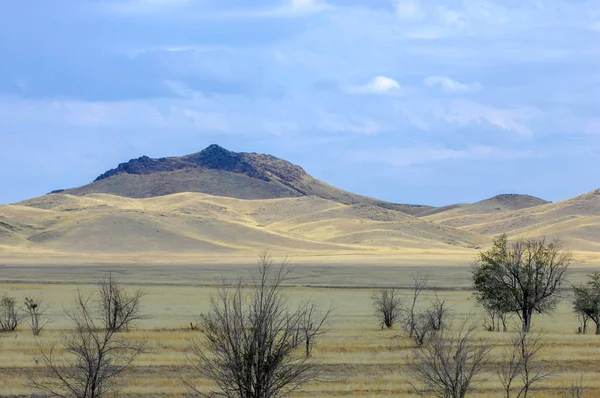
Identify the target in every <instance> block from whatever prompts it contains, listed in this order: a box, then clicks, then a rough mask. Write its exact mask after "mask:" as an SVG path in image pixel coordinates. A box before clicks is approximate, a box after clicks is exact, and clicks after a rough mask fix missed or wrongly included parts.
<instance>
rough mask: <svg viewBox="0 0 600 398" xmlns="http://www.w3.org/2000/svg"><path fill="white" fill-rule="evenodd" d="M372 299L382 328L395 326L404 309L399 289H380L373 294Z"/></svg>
mask: <svg viewBox="0 0 600 398" xmlns="http://www.w3.org/2000/svg"><path fill="white" fill-rule="evenodd" d="M371 300H372V301H373V306H374V307H375V316H376V317H377V319H378V320H379V324H380V326H381V329H383V328H384V327H385V328H388V329H391V328H392V327H394V324H395V323H396V321H397V320H398V317H399V316H400V313H401V310H402V299H401V298H400V293H399V291H398V289H396V288H394V287H387V288H383V289H380V290H378V291H376V292H374V293H373V294H372V295H371Z"/></svg>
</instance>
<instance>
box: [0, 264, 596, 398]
mask: <svg viewBox="0 0 600 398" xmlns="http://www.w3.org/2000/svg"><path fill="white" fill-rule="evenodd" d="M292 263H293V264H295V267H294V272H293V274H292V279H291V280H289V282H288V284H287V285H286V288H285V294H286V295H287V296H288V297H289V298H290V301H291V302H292V303H297V302H300V301H301V300H304V299H307V298H311V299H313V300H315V301H316V302H318V303H319V304H320V305H321V306H322V307H327V306H329V305H330V304H332V305H333V307H334V313H333V316H332V318H331V320H330V321H329V323H328V324H327V333H326V334H325V335H323V336H322V337H320V338H319V339H318V341H317V343H316V345H315V347H314V350H313V361H314V362H315V363H316V364H317V366H318V367H319V369H320V370H321V376H320V378H319V380H318V381H316V382H313V383H311V384H308V385H306V386H304V387H303V388H302V389H301V390H299V391H297V393H295V394H294V396H364V397H377V396H412V395H413V394H412V390H411V386H410V384H409V383H410V382H414V380H412V379H411V378H410V376H409V375H408V372H407V369H408V367H409V361H410V358H411V353H412V352H413V350H414V344H413V343H412V341H411V340H410V339H408V338H406V337H404V336H403V335H402V333H401V332H400V331H399V330H394V331H381V330H379V328H378V325H377V322H376V320H375V318H374V317H373V310H372V307H371V301H370V295H371V294H372V291H373V290H374V289H375V288H377V287H381V286H390V285H394V286H398V287H403V288H407V287H408V286H409V285H410V283H411V279H412V277H413V276H414V275H415V274H416V273H419V274H421V275H428V276H429V277H430V282H429V286H430V287H439V288H441V289H440V290H437V291H433V290H427V291H426V292H425V293H424V295H423V299H422V305H427V304H428V301H429V300H430V299H432V298H433V297H434V294H438V296H439V297H440V298H441V299H443V300H446V301H447V303H448V304H449V308H450V310H451V312H452V314H453V315H454V321H455V324H457V325H458V324H462V323H470V322H474V323H475V324H477V326H478V331H477V337H478V338H481V339H482V340H483V341H485V342H488V343H492V344H493V345H494V349H493V351H492V358H493V357H494V356H495V355H497V354H498V353H499V352H500V351H501V350H502V348H503V345H504V344H505V343H504V342H505V340H506V339H507V338H508V337H509V334H510V333H496V332H495V333H490V332H485V331H484V330H483V328H482V327H481V313H480V310H479V309H478V308H477V307H476V306H475V304H474V301H473V299H472V297H471V296H472V292H471V291H470V274H469V267H467V266H457V265H452V264H446V265H439V266H423V265H417V266H409V265H406V266H395V265H390V264H387V265H386V266H377V265H374V266H366V265H364V264H360V263H358V264H346V265H337V266H331V265H329V264H321V265H317V264H299V263H298V264H297V263H296V262H295V261H293V262H292ZM252 270H253V266H252V265H248V264H235V263H228V264H225V263H222V264H217V265H170V266H164V265H144V266H109V265H88V266H67V265H61V266H53V265H41V266H23V265H18V266H11V265H6V266H4V267H1V268H0V292H2V293H6V294H8V295H12V296H15V297H16V298H17V299H18V300H19V301H22V300H23V299H24V298H25V297H26V296H37V297H41V298H43V299H45V300H46V301H47V302H50V303H51V305H52V307H51V310H50V316H51V318H52V323H51V324H50V325H48V327H47V329H46V330H45V331H43V332H42V336H41V338H40V341H41V342H43V343H44V344H47V343H52V342H55V341H57V339H58V336H59V334H60V332H61V331H62V330H65V329H66V328H68V327H69V324H68V322H67V320H66V319H65V317H64V315H63V314H64V312H63V308H68V307H69V306H70V305H71V303H72V300H73V298H74V295H75V294H76V292H77V291H78V290H80V291H83V292H90V291H92V289H94V285H93V283H94V279H95V278H96V277H99V276H101V275H103V274H104V273H105V272H107V271H112V272H114V275H116V276H117V277H118V278H119V280H120V281H121V282H122V283H124V284H126V285H128V286H130V287H131V288H134V287H141V288H142V289H144V291H145V293H146V296H145V297H144V300H143V310H144V311H145V312H146V313H147V314H148V318H147V319H145V320H142V321H140V322H138V323H137V324H136V326H135V327H134V328H133V329H132V330H131V331H130V332H127V333H124V336H125V337H126V338H127V339H146V340H147V341H148V351H147V353H145V354H143V355H142V356H140V357H139V359H138V360H137V361H136V362H135V364H134V366H133V368H132V370H131V372H129V373H128V374H127V375H126V376H125V377H124V380H123V384H124V390H123V395H122V396H128V397H155V396H156V397H179V396H182V395H183V394H184V393H185V392H186V390H185V387H184V383H183V381H182V378H185V379H188V380H190V379H193V380H194V381H195V382H196V384H197V385H198V386H200V387H201V388H203V389H208V388H209V387H210V384H209V383H208V382H207V381H206V380H203V379H196V378H194V375H193V374H191V373H190V372H189V371H188V369H187V368H186V363H187V362H186V347H187V344H188V342H189V340H190V338H192V337H194V336H198V337H199V336H201V333H200V332H196V331H194V332H193V331H190V330H189V322H190V321H193V320H194V319H196V317H197V315H198V314H199V313H200V312H202V311H206V310H207V309H208V302H209V298H210V295H211V292H214V289H215V287H216V286H217V285H218V284H219V283H220V281H221V280H225V281H226V282H232V281H235V280H237V278H239V277H240V276H248V275H249V273H250V272H251V271H252ZM590 271H591V269H590V268H587V267H585V265H582V264H578V266H577V264H576V266H575V267H574V268H573V269H572V270H571V271H570V273H569V281H570V283H579V282H581V281H582V280H583V278H584V277H585V275H586V274H587V273H589V272H590ZM406 294H409V292H408V290H407V291H406ZM577 326H578V321H577V319H576V318H575V316H574V315H573V314H572V312H571V305H570V292H565V297H564V299H563V300H562V302H561V304H560V305H559V307H558V309H557V311H556V312H555V313H554V314H553V315H552V316H541V315H538V316H536V317H535V318H534V329H535V330H536V331H538V332H540V333H541V334H542V336H543V338H544V339H545V341H546V343H547V345H546V347H545V348H544V350H543V354H542V358H543V360H544V361H547V365H548V367H549V369H550V370H551V371H552V373H553V376H552V377H550V378H548V379H547V380H545V381H543V382H542V383H540V384H539V388H538V389H536V390H535V396H536V397H562V396H564V395H563V394H564V393H565V391H566V389H567V388H568V387H569V386H570V385H571V384H572V383H574V382H576V381H577V380H579V378H580V377H583V383H584V384H585V385H586V387H587V388H588V389H587V393H588V396H598V394H600V380H599V379H598V378H597V374H598V372H600V365H599V362H598V361H597V357H598V355H599V354H600V338H599V337H598V336H595V335H592V334H589V335H578V334H576V333H575V330H576V329H577ZM3 337H4V338H3V339H1V340H0V344H1V349H0V396H3V397H15V396H22V397H25V396H29V394H30V393H31V391H30V389H29V388H28V386H27V375H28V374H30V373H31V372H33V373H36V372H41V371H42V370H41V369H40V365H36V362H35V360H36V358H37V356H38V354H37V348H36V340H35V339H34V338H33V336H32V334H31V332H30V331H29V330H28V329H27V324H24V325H23V326H22V327H21V328H20V330H19V331H17V332H16V333H10V334H6V335H4V336H3ZM492 362H494V361H492ZM494 366H495V365H494V364H492V365H490V366H489V368H488V369H487V371H486V374H485V376H486V380H483V382H482V384H479V385H478V386H477V389H476V394H475V395H476V396H482V397H500V396H501V394H500V390H499V383H498V381H497V377H496V375H495V371H494Z"/></svg>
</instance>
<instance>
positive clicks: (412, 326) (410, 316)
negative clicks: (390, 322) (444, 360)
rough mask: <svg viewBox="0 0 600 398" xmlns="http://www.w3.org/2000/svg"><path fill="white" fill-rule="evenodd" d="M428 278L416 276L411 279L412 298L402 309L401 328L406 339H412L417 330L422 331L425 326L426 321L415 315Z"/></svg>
mask: <svg viewBox="0 0 600 398" xmlns="http://www.w3.org/2000/svg"><path fill="white" fill-rule="evenodd" d="M428 282H429V278H427V277H424V276H421V275H416V276H415V277H414V278H413V284H412V296H411V298H410V304H409V306H408V307H407V308H405V309H404V320H403V328H404V330H405V331H406V333H407V334H408V337H413V335H414V334H415V331H416V329H417V328H420V329H421V331H422V330H423V327H424V325H426V324H427V322H426V320H424V319H422V318H423V316H422V315H419V314H418V313H417V303H418V301H419V296H420V295H421V293H422V292H423V290H424V289H425V287H426V286H427V283H428Z"/></svg>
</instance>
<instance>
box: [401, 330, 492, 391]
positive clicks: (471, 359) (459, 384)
mask: <svg viewBox="0 0 600 398" xmlns="http://www.w3.org/2000/svg"><path fill="white" fill-rule="evenodd" d="M474 330H475V327H474V326H471V327H468V328H465V327H464V326H463V327H462V328H460V329H459V330H458V331H457V332H455V333H450V332H448V330H447V329H446V330H444V329H442V331H441V332H439V333H437V334H435V337H433V338H432V339H431V340H430V341H429V342H428V343H427V344H425V345H424V346H423V347H422V348H421V349H420V350H415V353H414V359H413V361H412V363H411V366H410V372H411V374H412V376H413V377H414V378H415V379H417V380H419V382H420V383H421V388H417V387H415V386H413V387H415V391H416V392H417V393H418V394H419V395H421V396H427V397H439V398H463V397H465V396H466V394H467V393H469V392H470V391H472V389H473V388H474V387H475V386H476V385H477V384H478V383H480V382H482V381H483V380H482V379H481V377H480V376H481V374H482V372H483V371H484V368H485V366H486V363H487V358H488V355H489V352H490V350H491V346H490V345H489V344H486V343H484V342H482V341H477V340H476V339H475V338H474V337H473V333H474Z"/></svg>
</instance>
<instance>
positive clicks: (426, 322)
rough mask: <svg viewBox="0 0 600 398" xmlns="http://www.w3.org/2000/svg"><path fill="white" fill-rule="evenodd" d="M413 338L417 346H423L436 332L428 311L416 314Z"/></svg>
mask: <svg viewBox="0 0 600 398" xmlns="http://www.w3.org/2000/svg"><path fill="white" fill-rule="evenodd" d="M412 331H413V335H412V339H413V340H414V342H415V344H416V346H417V347H423V346H424V345H425V343H426V342H427V339H428V338H429V337H430V336H432V335H433V334H434V333H435V330H433V328H432V327H431V320H430V319H429V316H428V314H427V313H426V312H424V313H420V314H416V315H415V320H414V323H413V325H412Z"/></svg>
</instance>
